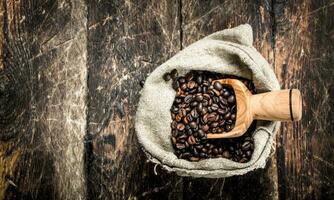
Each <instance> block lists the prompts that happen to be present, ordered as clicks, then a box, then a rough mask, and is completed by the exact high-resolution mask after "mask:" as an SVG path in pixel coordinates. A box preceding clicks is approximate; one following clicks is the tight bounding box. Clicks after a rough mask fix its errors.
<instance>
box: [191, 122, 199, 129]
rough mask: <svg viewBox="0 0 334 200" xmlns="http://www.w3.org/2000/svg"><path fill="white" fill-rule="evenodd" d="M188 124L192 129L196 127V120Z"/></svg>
mask: <svg viewBox="0 0 334 200" xmlns="http://www.w3.org/2000/svg"><path fill="white" fill-rule="evenodd" d="M189 125H190V128H192V129H195V128H197V124H196V122H191V123H190V124H189Z"/></svg>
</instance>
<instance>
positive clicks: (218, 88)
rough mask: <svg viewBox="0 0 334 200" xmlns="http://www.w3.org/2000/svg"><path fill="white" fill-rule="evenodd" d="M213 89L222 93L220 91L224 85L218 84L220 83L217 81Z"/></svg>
mask: <svg viewBox="0 0 334 200" xmlns="http://www.w3.org/2000/svg"><path fill="white" fill-rule="evenodd" d="M213 87H214V88H215V89H216V90H218V91H220V90H222V89H223V85H222V84H221V83H220V82H218V81H216V82H215V83H214V84H213Z"/></svg>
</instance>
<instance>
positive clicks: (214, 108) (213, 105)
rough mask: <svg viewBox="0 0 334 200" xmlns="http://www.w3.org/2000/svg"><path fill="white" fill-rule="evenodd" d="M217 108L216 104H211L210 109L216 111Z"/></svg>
mask: <svg viewBox="0 0 334 200" xmlns="http://www.w3.org/2000/svg"><path fill="white" fill-rule="evenodd" d="M218 109H219V106H218V105H217V104H212V106H211V110H213V111H216V110H218Z"/></svg>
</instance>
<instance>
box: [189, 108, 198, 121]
mask: <svg viewBox="0 0 334 200" xmlns="http://www.w3.org/2000/svg"><path fill="white" fill-rule="evenodd" d="M190 114H191V116H192V117H193V118H195V119H196V118H198V117H199V114H198V112H197V110H196V109H192V110H191V113H190Z"/></svg>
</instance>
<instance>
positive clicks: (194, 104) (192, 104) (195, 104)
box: [190, 101, 198, 107]
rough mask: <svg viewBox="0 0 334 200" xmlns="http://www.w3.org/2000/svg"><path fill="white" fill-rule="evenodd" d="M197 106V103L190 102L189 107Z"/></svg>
mask: <svg viewBox="0 0 334 200" xmlns="http://www.w3.org/2000/svg"><path fill="white" fill-rule="evenodd" d="M197 105H198V102H197V101H193V102H191V104H190V106H191V107H196V106H197Z"/></svg>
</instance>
